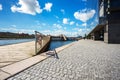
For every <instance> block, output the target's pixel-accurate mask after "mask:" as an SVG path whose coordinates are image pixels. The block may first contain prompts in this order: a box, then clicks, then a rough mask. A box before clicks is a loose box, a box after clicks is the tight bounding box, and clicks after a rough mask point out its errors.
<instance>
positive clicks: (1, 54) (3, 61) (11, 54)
mask: <svg viewBox="0 0 120 80" xmlns="http://www.w3.org/2000/svg"><path fill="white" fill-rule="evenodd" d="M34 54H35V42H34V41H30V42H23V43H18V44H11V45H5V46H0V68H1V67H4V66H7V65H9V64H13V63H15V62H18V61H21V60H24V59H27V58H30V57H32V56H33V55H34Z"/></svg>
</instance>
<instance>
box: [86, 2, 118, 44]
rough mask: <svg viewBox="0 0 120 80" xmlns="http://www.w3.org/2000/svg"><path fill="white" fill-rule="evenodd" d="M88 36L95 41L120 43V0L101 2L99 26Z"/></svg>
mask: <svg viewBox="0 0 120 80" xmlns="http://www.w3.org/2000/svg"><path fill="white" fill-rule="evenodd" d="M88 35H90V36H91V38H92V39H93V40H103V41H104V42H106V43H120V0H99V24H98V25H97V26H96V27H95V28H94V29H93V30H92V31H91V32H90V33H89V34H88Z"/></svg>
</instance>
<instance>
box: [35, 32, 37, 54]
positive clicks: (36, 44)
mask: <svg viewBox="0 0 120 80" xmlns="http://www.w3.org/2000/svg"><path fill="white" fill-rule="evenodd" d="M36 54H37V31H35V55H36Z"/></svg>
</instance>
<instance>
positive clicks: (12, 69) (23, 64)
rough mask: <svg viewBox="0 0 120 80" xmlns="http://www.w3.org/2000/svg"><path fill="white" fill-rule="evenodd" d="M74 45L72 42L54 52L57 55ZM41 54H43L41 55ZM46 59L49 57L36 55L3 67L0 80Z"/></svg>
mask: <svg viewBox="0 0 120 80" xmlns="http://www.w3.org/2000/svg"><path fill="white" fill-rule="evenodd" d="M74 43H75V42H72V43H70V44H67V45H64V46H61V47H58V48H55V50H56V52H57V53H59V52H60V51H62V50H64V49H65V48H67V47H69V46H72V45H73V44H74ZM42 54H44V53H42ZM48 57H50V56H47V55H46V56H42V55H37V56H34V57H31V58H28V59H25V60H22V61H19V62H17V63H13V64H11V65H8V66H5V67H3V68H0V70H1V73H0V74H1V76H0V80H4V79H7V78H9V77H11V76H13V75H15V74H17V73H19V72H21V71H23V70H25V69H27V68H29V67H30V66H32V65H34V64H36V63H38V62H40V61H43V60H45V59H47V58H48ZM18 65H19V66H18Z"/></svg>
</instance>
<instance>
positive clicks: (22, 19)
mask: <svg viewBox="0 0 120 80" xmlns="http://www.w3.org/2000/svg"><path fill="white" fill-rule="evenodd" d="M97 1H98V0H0V31H1V32H6V31H7V32H16V33H22V32H24V33H29V34H32V33H34V31H35V30H37V31H39V32H41V33H44V34H51V35H59V34H65V35H66V36H78V35H82V36H83V35H84V34H85V33H89V32H90V31H91V30H92V29H93V28H94V27H95V26H96V24H97V22H98V20H97V14H98V13H97V4H98V3H97Z"/></svg>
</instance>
